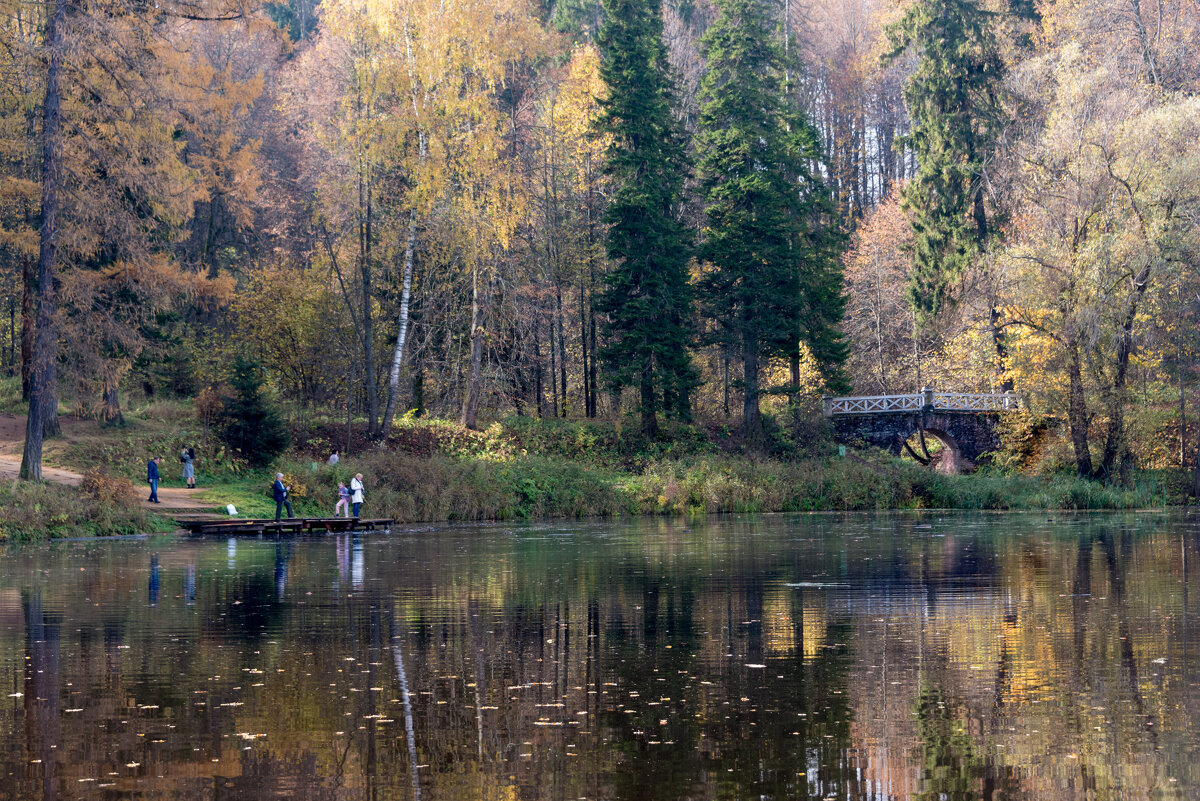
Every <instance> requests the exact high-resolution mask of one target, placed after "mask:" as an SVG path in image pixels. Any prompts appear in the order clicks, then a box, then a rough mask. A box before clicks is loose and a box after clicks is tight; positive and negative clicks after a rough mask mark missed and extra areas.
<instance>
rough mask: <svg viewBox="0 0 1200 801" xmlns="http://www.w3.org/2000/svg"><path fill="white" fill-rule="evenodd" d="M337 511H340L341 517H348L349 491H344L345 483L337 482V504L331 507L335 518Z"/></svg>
mask: <svg viewBox="0 0 1200 801" xmlns="http://www.w3.org/2000/svg"><path fill="white" fill-rule="evenodd" d="M338 509H341V510H342V517H349V516H350V490H348V489H346V482H344V481H339V482H338V502H337V505H336V506H334V507H333V516H334V517H337V514H338Z"/></svg>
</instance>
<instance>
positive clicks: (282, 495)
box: [271, 473, 296, 523]
mask: <svg viewBox="0 0 1200 801" xmlns="http://www.w3.org/2000/svg"><path fill="white" fill-rule="evenodd" d="M271 492H272V494H273V495H274V496H275V522H276V523H278V522H279V515H280V513H282V512H283V509H284V507H285V506H286V507H287V513H288V517H289V518H292V517H295V516H296V515H295V513H294V512H293V511H292V502H291V501H289V500H288V488H287V487H285V486H284V485H283V473H276V474H275V483H274V484H272V485H271Z"/></svg>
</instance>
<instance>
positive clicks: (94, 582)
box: [0, 512, 1200, 801]
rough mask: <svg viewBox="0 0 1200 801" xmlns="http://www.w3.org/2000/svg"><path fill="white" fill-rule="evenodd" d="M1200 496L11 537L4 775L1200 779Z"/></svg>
mask: <svg viewBox="0 0 1200 801" xmlns="http://www.w3.org/2000/svg"><path fill="white" fill-rule="evenodd" d="M1198 568H1200V516H1195V515H1189V514H1186V513H1183V512H1179V513H1173V512H1167V513H1164V512H1146V513H1137V514H1131V513H1124V514H1088V515H1069V514H1046V513H1039V514H994V515H967V514H946V513H924V514H896V515H879V516H861V515H818V516H810V515H777V516H757V517H729V518H707V519H699V520H687V521H683V520H659V519H652V520H638V521H632V522H629V521H625V522H593V521H585V522H566V523H555V524H530V525H518V526H489V527H461V528H443V529H439V530H433V529H430V530H409V531H400V532H394V533H392V534H391V535H383V534H364V535H361V536H352V535H341V536H338V535H330V536H327V537H319V538H308V539H289V540H284V541H279V542H276V541H271V540H256V539H232V540H211V539H210V540H189V539H186V538H174V537H166V538H154V539H150V540H118V541H74V542H62V543H56V544H51V545H46V546H40V547H12V548H9V549H8V550H7V551H6V553H5V556H4V559H3V561H2V563H0V801H7V800H8V799H75V798H102V799H125V798H129V799H132V798H138V799H222V800H224V801H232V800H234V799H256V800H257V799H270V798H280V799H282V798H287V799H424V800H425V801H435V800H442V799H444V800H446V801H450V800H453V801H459V799H564V800H565V799H630V801H633V800H634V799H636V800H638V801H656V800H657V799H750V798H757V799H907V798H913V799H917V798H920V799H937V798H942V799H952V800H954V801H959V800H965V799H1014V798H1021V799H1048V800H1049V799H1053V800H1054V801H1059V800H1060V799H1085V798H1086V799H1091V798H1103V799H1125V798H1129V799H1135V798H1136V799H1148V798H1154V799H1168V798H1179V799H1186V798H1198V797H1200V754H1198V753H1197V752H1198V751H1200V660H1198V659H1197V657H1198V656H1200V609H1198V608H1197V607H1198V604H1200V572H1198Z"/></svg>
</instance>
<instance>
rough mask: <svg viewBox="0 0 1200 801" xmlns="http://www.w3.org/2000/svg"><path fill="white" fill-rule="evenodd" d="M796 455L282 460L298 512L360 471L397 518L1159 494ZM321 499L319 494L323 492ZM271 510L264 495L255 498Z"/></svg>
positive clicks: (1105, 499) (1149, 497) (869, 506)
mask: <svg viewBox="0 0 1200 801" xmlns="http://www.w3.org/2000/svg"><path fill="white" fill-rule="evenodd" d="M879 462H880V463H879V464H876V463H872V462H866V461H865V460H864V461H862V462H860V461H856V460H853V459H842V458H836V457H835V458H826V459H814V460H807V461H802V462H781V461H768V460H748V459H744V458H737V457H730V456H721V455H714V456H706V457H698V458H685V459H679V460H663V461H658V462H654V463H652V464H650V465H648V466H647V467H646V469H645V470H643V471H642V472H640V473H630V472H625V471H621V470H617V469H613V468H607V467H602V466H596V465H590V464H584V463H580V462H576V461H570V460H566V459H563V458H554V457H545V456H531V455H520V456H513V457H509V458H506V459H503V460H495V461H493V460H489V459H487V458H483V457H449V456H444V455H431V456H412V455H409V454H404V453H396V452H386V453H375V454H370V455H367V456H365V457H363V458H360V459H354V460H350V461H348V462H347V463H346V464H343V465H339V466H338V467H336V468H330V467H327V466H321V467H318V468H317V469H316V470H315V471H313V470H312V469H311V465H310V464H298V463H288V464H287V465H285V470H286V472H287V473H288V476H289V478H290V479H292V480H293V481H294V483H296V484H297V485H298V487H299V493H298V494H299V496H300V497H299V498H298V499H297V500H298V509H297V513H300V512H301V510H303V513H305V514H330V513H331V511H332V508H333V503H334V501H335V500H336V497H337V492H336V488H337V482H338V481H339V480H341V481H346V482H347V483H348V482H349V478H350V476H351V475H352V473H351V471H354V472H362V473H363V475H364V478H365V483H366V485H367V487H368V491H367V502H366V503H365V505H364V507H363V515H364V516H371V517H391V518H394V519H396V520H399V521H403V522H422V521H441V520H457V521H483V520H514V519H536V518H548V517H591V516H611V515H662V514H704V513H716V512H794V511H822V510H850V511H860V510H861V511H867V510H882V509H928V508H949V509H1129V508H1135V507H1142V506H1154V505H1162V503H1163V501H1164V499H1165V500H1170V498H1169V496H1166V495H1164V491H1165V486H1164V485H1162V484H1160V483H1158V482H1155V483H1154V484H1153V485H1152V486H1148V487H1144V488H1141V489H1125V490H1122V489H1115V488H1109V487H1104V486H1102V485H1098V484H1095V483H1092V482H1086V481H1080V480H1078V479H1069V478H1062V479H1055V480H1047V479H1046V478H1042V477H1026V476H986V475H975V476H943V475H939V474H937V473H933V472H931V471H929V470H926V469H924V468H920V467H917V466H914V465H909V464H906V463H903V462H900V461H899V460H890V459H889V460H885V459H880V460H879ZM321 501H324V502H323V503H322V502H321ZM268 506H269V508H270V510H272V511H273V506H270V505H269V503H268V504H264V505H263V506H262V507H260V508H262V509H263V510H264V511H265V510H267V508H268Z"/></svg>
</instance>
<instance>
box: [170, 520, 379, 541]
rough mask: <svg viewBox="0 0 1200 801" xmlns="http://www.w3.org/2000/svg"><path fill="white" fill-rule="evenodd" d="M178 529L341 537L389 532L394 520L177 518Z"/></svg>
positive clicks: (195, 532)
mask: <svg viewBox="0 0 1200 801" xmlns="http://www.w3.org/2000/svg"><path fill="white" fill-rule="evenodd" d="M176 522H178V523H179V526H180V527H181V528H183V529H185V530H187V532H188V533H189V534H192V535H195V536H218V537H219V536H239V535H240V536H245V535H255V536H261V535H267V534H270V535H285V534H339V533H344V532H348V531H387V530H389V529H390V528H391V527H392V522H393V521H392V520H391V519H367V518H362V517H289V518H285V519H283V520H280V521H278V522H276V521H275V520H248V519H240V518H228V517H217V516H213V517H195V518H176Z"/></svg>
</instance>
